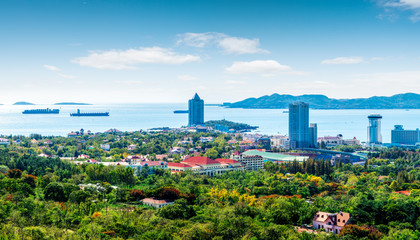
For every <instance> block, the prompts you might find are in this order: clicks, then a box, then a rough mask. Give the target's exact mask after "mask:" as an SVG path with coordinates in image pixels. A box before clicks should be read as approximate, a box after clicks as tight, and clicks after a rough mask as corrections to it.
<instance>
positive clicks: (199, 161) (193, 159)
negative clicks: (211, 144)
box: [182, 156, 219, 165]
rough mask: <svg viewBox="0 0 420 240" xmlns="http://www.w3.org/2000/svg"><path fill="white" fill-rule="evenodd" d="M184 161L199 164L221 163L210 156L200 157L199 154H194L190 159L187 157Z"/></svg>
mask: <svg viewBox="0 0 420 240" xmlns="http://www.w3.org/2000/svg"><path fill="white" fill-rule="evenodd" d="M182 163H186V164H188V163H194V164H198V165H208V164H219V162H217V161H215V160H213V159H210V158H208V157H199V156H194V157H191V158H188V159H185V160H184V161H182Z"/></svg>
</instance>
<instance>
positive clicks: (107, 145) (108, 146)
mask: <svg viewBox="0 0 420 240" xmlns="http://www.w3.org/2000/svg"><path fill="white" fill-rule="evenodd" d="M101 149H102V150H104V151H109V150H110V149H111V146H110V145H109V144H108V143H104V144H101Z"/></svg>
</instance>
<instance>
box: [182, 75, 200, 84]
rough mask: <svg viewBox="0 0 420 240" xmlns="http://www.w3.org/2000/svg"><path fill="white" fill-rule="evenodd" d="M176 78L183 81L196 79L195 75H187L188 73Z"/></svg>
mask: <svg viewBox="0 0 420 240" xmlns="http://www.w3.org/2000/svg"><path fill="white" fill-rule="evenodd" d="M178 79H179V80H181V81H185V82H189V81H194V80H197V78H196V77H194V76H191V75H188V74H186V75H181V76H178Z"/></svg>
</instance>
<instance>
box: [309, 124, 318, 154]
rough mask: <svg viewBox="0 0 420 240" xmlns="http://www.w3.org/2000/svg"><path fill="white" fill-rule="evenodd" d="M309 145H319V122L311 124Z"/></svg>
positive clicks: (315, 146) (313, 146) (312, 146)
mask: <svg viewBox="0 0 420 240" xmlns="http://www.w3.org/2000/svg"><path fill="white" fill-rule="evenodd" d="M309 147H310V148H317V147H318V124H316V123H311V124H309Z"/></svg>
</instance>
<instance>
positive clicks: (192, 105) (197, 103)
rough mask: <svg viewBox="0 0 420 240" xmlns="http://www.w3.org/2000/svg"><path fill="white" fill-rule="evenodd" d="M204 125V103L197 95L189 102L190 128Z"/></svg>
mask: <svg viewBox="0 0 420 240" xmlns="http://www.w3.org/2000/svg"><path fill="white" fill-rule="evenodd" d="M203 124H204V101H203V99H201V98H200V97H199V96H198V94H197V93H196V94H195V95H194V97H193V98H192V99H190V100H189V101H188V126H196V125H203Z"/></svg>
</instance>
